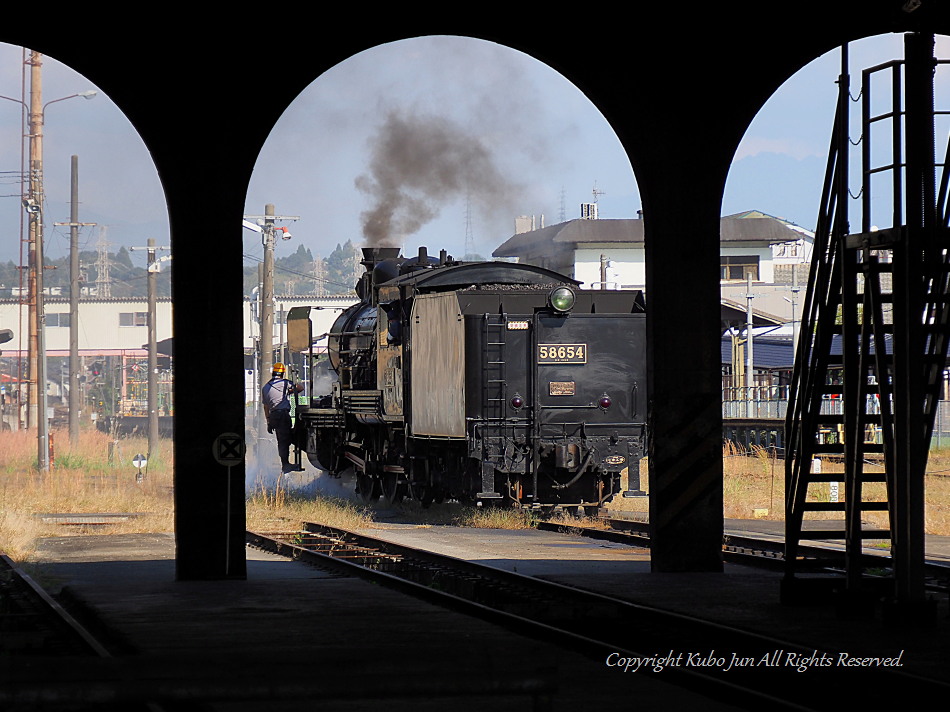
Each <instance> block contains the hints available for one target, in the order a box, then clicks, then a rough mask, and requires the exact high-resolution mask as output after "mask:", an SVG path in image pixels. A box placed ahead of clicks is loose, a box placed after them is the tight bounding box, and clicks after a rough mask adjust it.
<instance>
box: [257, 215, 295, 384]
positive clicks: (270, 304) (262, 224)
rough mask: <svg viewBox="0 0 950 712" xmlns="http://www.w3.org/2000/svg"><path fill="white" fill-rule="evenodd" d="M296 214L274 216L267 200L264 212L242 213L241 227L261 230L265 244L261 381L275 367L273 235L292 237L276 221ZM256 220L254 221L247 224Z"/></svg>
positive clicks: (265, 378)
mask: <svg viewBox="0 0 950 712" xmlns="http://www.w3.org/2000/svg"><path fill="white" fill-rule="evenodd" d="M298 219H299V216H297V215H275V214H274V206H273V204H271V203H268V204H267V205H265V206H264V214H263V215H245V216H244V227H246V228H248V229H250V230H254V231H255V232H260V233H261V242H262V243H263V245H264V274H263V278H262V280H261V316H260V319H261V345H260V350H261V355H260V372H259V373H260V382H261V383H264V382H265V381H266V380H267V378H268V377H269V376H270V372H271V370H272V369H273V366H274V244H275V242H276V236H277V234H278V233H280V236H281V237H282V238H283V239H284V240H289V239H290V238H291V234H290V231H289V230H288V229H287V228H285V227H277V226H276V225H275V224H274V223H276V222H277V221H278V220H280V221H287V220H298ZM249 220H256V221H257V223H256V224H254V223H250V222H248V221H249Z"/></svg>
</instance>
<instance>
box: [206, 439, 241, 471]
mask: <svg viewBox="0 0 950 712" xmlns="http://www.w3.org/2000/svg"><path fill="white" fill-rule="evenodd" d="M212 447H213V449H214V459H215V460H217V461H218V463H219V464H221V465H227V466H228V467H230V466H231V465H238V464H240V463H242V462H244V450H245V446H244V438H243V437H242V436H240V435H238V434H237V433H221V434H220V435H219V436H218V437H216V438H215V439H214V445H213V446H212Z"/></svg>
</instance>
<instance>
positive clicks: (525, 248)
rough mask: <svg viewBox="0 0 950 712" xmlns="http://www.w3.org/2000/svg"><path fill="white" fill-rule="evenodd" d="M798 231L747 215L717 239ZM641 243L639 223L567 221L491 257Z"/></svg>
mask: <svg viewBox="0 0 950 712" xmlns="http://www.w3.org/2000/svg"><path fill="white" fill-rule="evenodd" d="M802 235H803V232H802V231H801V229H800V228H799V229H795V228H794V226H792V225H791V224H790V223H788V222H786V221H785V220H781V219H779V218H774V217H772V216H770V215H765V213H758V212H755V211H747V212H745V213H737V214H735V215H728V216H726V217H723V218H720V220H719V239H720V241H721V242H724V243H733V244H742V245H745V246H753V245H754V246H763V247H764V246H767V245H775V244H780V243H783V242H794V241H797V240H800V239H801V238H802ZM605 242H606V243H609V242H616V243H642V242H643V220H629V219H628V220H586V219H577V220H568V221H567V222H563V223H558V224H557V225H550V226H548V227H543V228H541V229H540V230H531V231H529V232H523V233H519V234H517V235H512V236H511V237H510V238H508V239H507V240H506V241H505V242H504V243H502V245H500V246H499V247H498V248H497V249H496V250H495V251H494V252H492V256H494V257H519V256H524V255H528V254H534V253H537V252H540V251H549V250H550V249H551V247H553V246H555V245H563V246H564V247H578V246H581V245H584V244H588V243H605Z"/></svg>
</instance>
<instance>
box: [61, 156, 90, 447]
mask: <svg viewBox="0 0 950 712" xmlns="http://www.w3.org/2000/svg"><path fill="white" fill-rule="evenodd" d="M70 176H71V181H70V187H71V190H70V201H69V222H67V223H53V224H54V225H68V226H69V444H70V445H71V446H73V447H75V446H76V445H78V444H79V413H80V411H81V410H82V407H83V402H82V392H81V391H82V386H81V385H80V383H79V378H80V376H81V375H82V366H81V365H80V363H79V292H80V283H81V282H82V275H81V274H80V271H79V228H80V227H81V226H84V225H95V224H96V223H81V222H79V156H72V157H71V163H70Z"/></svg>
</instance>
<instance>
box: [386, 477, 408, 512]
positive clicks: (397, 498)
mask: <svg viewBox="0 0 950 712" xmlns="http://www.w3.org/2000/svg"><path fill="white" fill-rule="evenodd" d="M399 479H400V475H399V473H397V472H383V476H382V481H381V485H382V491H383V500H384V501H385V502H386V504H388V505H393V504H399V503H400V502H402V500H403V498H404V497H405V494H406V493H405V485H403V483H401V482H400V481H399Z"/></svg>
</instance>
